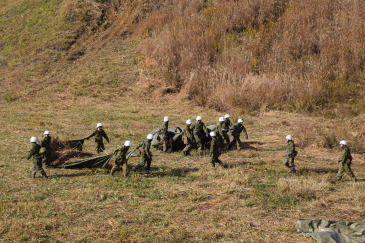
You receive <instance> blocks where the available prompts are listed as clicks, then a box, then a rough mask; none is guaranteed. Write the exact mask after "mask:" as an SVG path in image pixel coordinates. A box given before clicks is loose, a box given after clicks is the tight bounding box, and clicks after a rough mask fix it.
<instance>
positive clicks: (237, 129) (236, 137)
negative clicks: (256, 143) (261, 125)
mask: <svg viewBox="0 0 365 243" xmlns="http://www.w3.org/2000/svg"><path fill="white" fill-rule="evenodd" d="M242 132H243V133H244V134H245V136H246V139H248V134H247V130H246V128H245V126H244V125H243V124H242V123H237V124H236V125H234V126H233V127H232V128H231V135H232V137H233V140H232V142H231V143H230V145H229V148H231V147H232V146H233V145H236V147H237V149H238V150H240V149H241V139H240V135H241V133H242Z"/></svg>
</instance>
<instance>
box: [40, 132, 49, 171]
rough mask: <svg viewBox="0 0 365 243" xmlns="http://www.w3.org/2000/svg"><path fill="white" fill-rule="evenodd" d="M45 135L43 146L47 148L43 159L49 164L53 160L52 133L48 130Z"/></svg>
mask: <svg viewBox="0 0 365 243" xmlns="http://www.w3.org/2000/svg"><path fill="white" fill-rule="evenodd" d="M43 135H44V136H43V139H42V141H41V147H42V148H44V149H45V152H44V159H43V161H44V163H45V164H46V165H49V163H50V162H51V134H50V132H49V131H47V130H46V131H44V133H43Z"/></svg>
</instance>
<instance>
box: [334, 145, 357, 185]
mask: <svg viewBox="0 0 365 243" xmlns="http://www.w3.org/2000/svg"><path fill="white" fill-rule="evenodd" d="M340 146H341V148H342V151H343V152H342V154H341V157H340V159H339V161H338V163H339V165H340V168H339V169H338V174H337V180H341V179H342V177H343V175H344V174H345V173H347V174H348V175H349V176H350V177H351V179H352V180H353V181H354V182H356V181H357V178H356V176H355V175H354V172H352V169H351V163H352V156H351V151H350V148H349V147H348V146H347V141H345V140H342V141H341V142H340Z"/></svg>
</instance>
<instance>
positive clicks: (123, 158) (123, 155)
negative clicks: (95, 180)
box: [110, 146, 129, 177]
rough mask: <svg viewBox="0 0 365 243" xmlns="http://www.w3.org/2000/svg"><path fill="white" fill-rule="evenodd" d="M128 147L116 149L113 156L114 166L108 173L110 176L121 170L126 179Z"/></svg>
mask: <svg viewBox="0 0 365 243" xmlns="http://www.w3.org/2000/svg"><path fill="white" fill-rule="evenodd" d="M128 150H129V147H126V146H122V147H121V148H120V149H117V150H116V151H115V152H114V156H115V164H114V165H113V168H112V169H111V171H110V175H113V174H114V173H115V172H116V171H117V170H121V169H122V171H121V172H122V173H123V175H124V176H125V177H126V176H127V175H128V172H129V168H128V160H127V153H128Z"/></svg>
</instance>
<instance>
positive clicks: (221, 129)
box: [215, 122, 227, 137]
mask: <svg viewBox="0 0 365 243" xmlns="http://www.w3.org/2000/svg"><path fill="white" fill-rule="evenodd" d="M224 126H225V125H224V122H218V124H217V126H216V128H215V132H216V133H217V134H218V135H220V136H221V137H223V136H224V135H225V134H227V130H225V128H224Z"/></svg>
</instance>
